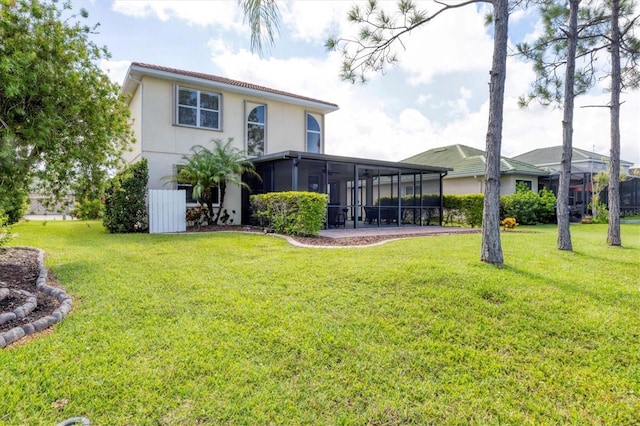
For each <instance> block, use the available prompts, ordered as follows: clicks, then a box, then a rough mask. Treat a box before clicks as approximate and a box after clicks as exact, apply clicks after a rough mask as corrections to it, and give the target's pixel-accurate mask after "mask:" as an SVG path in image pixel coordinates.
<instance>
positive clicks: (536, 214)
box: [500, 187, 556, 225]
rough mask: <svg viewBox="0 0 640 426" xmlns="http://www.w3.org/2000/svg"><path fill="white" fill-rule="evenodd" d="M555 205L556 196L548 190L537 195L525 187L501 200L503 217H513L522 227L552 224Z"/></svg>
mask: <svg viewBox="0 0 640 426" xmlns="http://www.w3.org/2000/svg"><path fill="white" fill-rule="evenodd" d="M555 204H556V198H555V195H553V192H551V191H548V190H546V189H542V190H540V192H539V193H537V194H536V193H535V192H533V191H531V190H529V189H526V188H525V187H519V188H517V189H516V192H515V193H514V194H510V195H504V196H502V197H501V198H500V205H501V206H500V207H501V210H502V216H503V217H513V218H515V219H516V220H517V221H518V223H520V224H521V225H535V224H538V223H552V222H553V220H554V212H555Z"/></svg>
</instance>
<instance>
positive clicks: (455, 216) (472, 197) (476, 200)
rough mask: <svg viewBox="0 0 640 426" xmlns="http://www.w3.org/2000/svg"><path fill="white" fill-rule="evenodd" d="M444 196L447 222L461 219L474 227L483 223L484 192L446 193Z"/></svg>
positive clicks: (460, 220)
mask: <svg viewBox="0 0 640 426" xmlns="http://www.w3.org/2000/svg"><path fill="white" fill-rule="evenodd" d="M443 198H444V199H443V204H444V209H445V214H446V216H447V218H448V219H447V222H450V221H452V220H454V221H459V222H462V223H464V224H466V225H469V226H471V227H472V228H473V227H475V226H476V225H480V224H482V210H483V209H484V195H483V194H466V195H456V194H445V195H444V196H443Z"/></svg>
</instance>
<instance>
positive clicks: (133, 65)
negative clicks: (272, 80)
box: [130, 62, 338, 110]
mask: <svg viewBox="0 0 640 426" xmlns="http://www.w3.org/2000/svg"><path fill="white" fill-rule="evenodd" d="M132 68H143V69H147V70H151V71H160V72H162V73H168V74H175V75H178V76H184V77H189V78H195V79H201V80H207V81H210V82H213V83H217V84H221V85H227V86H232V87H238V88H243V89H248V90H251V91H257V92H263V93H268V94H273V95H278V96H284V97H288V98H294V99H299V100H303V101H308V102H313V103H319V104H324V105H326V106H327V107H330V109H332V110H336V109H338V105H336V104H334V103H331V102H326V101H322V100H319V99H314V98H310V97H307V96H301V95H296V94H294V93H289V92H285V91H282V90H277V89H272V88H269V87H265V86H260V85H257V84H252V83H247V82H244V81H239V80H232V79H230V78H226V77H220V76H217V75H212V74H205V73H201V72H195V71H186V70H181V69H176V68H170V67H164V66H160V65H152V64H145V63H141V62H132V63H131V67H130V70H131V69H132Z"/></svg>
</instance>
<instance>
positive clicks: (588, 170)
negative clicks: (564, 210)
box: [513, 146, 640, 217]
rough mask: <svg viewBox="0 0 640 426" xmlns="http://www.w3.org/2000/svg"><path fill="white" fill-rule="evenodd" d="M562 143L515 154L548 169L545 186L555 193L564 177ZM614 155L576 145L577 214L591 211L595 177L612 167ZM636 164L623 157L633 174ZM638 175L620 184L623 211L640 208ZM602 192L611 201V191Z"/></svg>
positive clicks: (573, 190)
mask: <svg viewBox="0 0 640 426" xmlns="http://www.w3.org/2000/svg"><path fill="white" fill-rule="evenodd" d="M562 151H563V148H562V146H553V147H548V148H538V149H534V150H533V151H529V152H526V153H524V154H520V155H517V156H515V157H513V158H514V159H516V160H520V161H525V162H527V163H530V164H534V165H536V166H538V167H544V168H548V169H549V170H550V174H549V176H548V177H547V178H546V179H545V181H544V185H545V187H547V188H548V189H551V190H552V191H553V192H554V193H555V194H557V193H558V184H559V179H560V167H561V166H560V162H561V159H562ZM609 163H610V158H609V157H608V156H606V155H602V154H598V153H596V152H591V151H587V150H584V149H580V148H573V149H572V153H571V178H570V184H569V206H570V207H571V209H572V212H575V216H576V217H581V216H583V215H585V214H588V211H587V209H588V206H589V203H590V202H591V198H592V195H593V194H592V187H591V181H592V176H593V175H595V174H597V173H599V172H602V171H607V170H608V169H609ZM632 166H633V163H632V162H630V161H625V160H622V159H621V160H620V172H621V173H623V174H625V175H627V176H629V175H630V174H631V171H632V169H631V167H632ZM638 186H639V184H638V178H634V179H628V180H627V181H626V182H622V183H621V185H620V209H621V212H622V214H631V213H634V212H637V211H638V210H640V193H639V192H640V191H639V190H638ZM604 192H605V193H604V194H602V195H601V201H602V202H604V203H606V202H607V194H606V191H604Z"/></svg>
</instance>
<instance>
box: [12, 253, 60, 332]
mask: <svg viewBox="0 0 640 426" xmlns="http://www.w3.org/2000/svg"><path fill="white" fill-rule="evenodd" d="M37 279H38V253H37V252H35V251H33V250H25V249H21V248H4V249H1V250H0V288H8V289H10V290H24V291H27V292H29V293H31V294H33V295H34V296H36V298H37V301H38V305H37V306H36V308H35V309H34V310H33V311H32V312H30V313H29V314H27V315H26V316H25V317H24V318H16V319H13V320H11V321H8V322H5V323H2V324H0V333H3V332H5V331H9V330H11V329H12V328H14V327H18V326H22V325H24V324H27V323H31V322H34V321H35V320H37V319H39V318H41V317H45V316H47V315H50V314H51V313H52V312H53V311H54V310H56V309H57V308H58V307H59V306H60V302H59V301H58V300H57V299H56V298H55V297H53V296H51V295H49V294H46V293H43V292H41V291H38V290H36V280H37ZM47 284H48V285H49V286H51V287H59V285H58V284H57V283H56V282H55V280H54V279H53V278H52V277H51V273H49V274H48V281H47ZM26 299H27V298H26V296H24V295H21V294H17V293H15V292H10V294H9V296H8V297H5V298H4V299H2V300H0V314H2V313H5V312H13V311H14V309H16V308H19V307H20V306H21V305H23V304H24V303H25V301H26Z"/></svg>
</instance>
